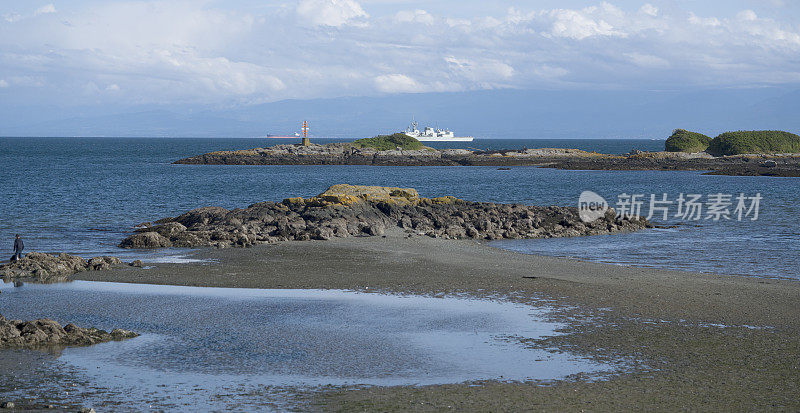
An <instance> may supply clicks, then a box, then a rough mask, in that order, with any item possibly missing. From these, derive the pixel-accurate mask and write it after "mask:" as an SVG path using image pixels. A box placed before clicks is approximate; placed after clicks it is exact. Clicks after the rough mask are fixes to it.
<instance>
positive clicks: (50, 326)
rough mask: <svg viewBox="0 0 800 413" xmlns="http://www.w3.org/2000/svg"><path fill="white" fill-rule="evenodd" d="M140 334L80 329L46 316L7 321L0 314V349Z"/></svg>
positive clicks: (78, 343)
mask: <svg viewBox="0 0 800 413" xmlns="http://www.w3.org/2000/svg"><path fill="white" fill-rule="evenodd" d="M137 336H139V335H138V334H136V333H134V332H132V331H128V330H121V329H115V330H112V331H111V332H110V333H109V332H106V331H103V330H99V329H96V328H81V327H78V326H76V325H74V324H67V325H66V326H64V327H61V324H59V323H57V322H56V321H53V320H49V319H46V318H45V319H40V320H34V321H21V320H8V319H6V318H5V317H3V316H2V315H0V348H38V347H49V346H86V345H91V344H97V343H104V342H107V341H113V340H124V339H128V338H133V337H137Z"/></svg>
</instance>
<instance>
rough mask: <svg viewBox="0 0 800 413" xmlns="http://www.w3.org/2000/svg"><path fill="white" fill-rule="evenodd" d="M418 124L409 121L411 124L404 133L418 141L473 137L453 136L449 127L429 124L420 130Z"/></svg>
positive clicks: (469, 137)
mask: <svg viewBox="0 0 800 413" xmlns="http://www.w3.org/2000/svg"><path fill="white" fill-rule="evenodd" d="M418 126H419V125H418V124H417V122H416V121H411V126H409V127H408V129H406V131H405V132H404V133H405V134H406V135H407V136H410V137H412V138H416V139H417V140H418V141H420V142H472V139H473V138H472V136H455V134H454V133H453V131H451V130H449V129H438V128H437V129H434V128H431V127H430V126H428V127H426V128H425V129H424V130H423V131H420V130H419V127H418Z"/></svg>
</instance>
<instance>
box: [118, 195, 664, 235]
mask: <svg viewBox="0 0 800 413" xmlns="http://www.w3.org/2000/svg"><path fill="white" fill-rule="evenodd" d="M648 227H652V225H651V224H650V223H649V222H648V221H647V220H645V219H643V218H640V217H624V218H618V217H617V216H616V212H615V211H614V210H613V209H612V210H609V211H608V212H607V213H606V214H605V215H604V216H602V217H600V218H599V219H597V220H595V221H593V222H583V221H582V220H581V219H580V216H579V214H578V209H577V208H575V207H558V206H549V207H541V206H526V205H519V204H495V203H488V202H471V201H465V200H461V199H458V198H455V197H452V196H445V197H439V198H420V196H419V194H418V193H417V191H416V190H414V189H412V188H393V187H378V186H353V185H347V184H339V185H333V186H331V187H330V188H329V189H328V190H326V191H325V192H323V193H321V194H319V195H317V196H314V197H311V198H308V199H304V198H299V197H298V198H288V199H284V200H283V201H282V202H260V203H257V204H253V205H250V206H249V207H247V208H245V209H234V210H227V209H224V208H220V207H204V208H198V209H195V210H192V211H189V212H186V213H185V214H182V215H180V216H178V217H174V218H164V219H161V220H158V221H156V222H155V223H153V224H150V223H148V224H145V225H144V227H143V228H140V229H138V230H137V231H136V233H134V234H133V235H131V236H129V237H127V238H126V239H124V240H123V241H122V242H121V243H120V244H119V246H120V247H122V248H167V247H184V248H194V247H209V246H210V247H218V248H225V247H249V246H252V245H258V244H270V243H276V242H281V241H292V240H298V241H305V240H312V239H313V240H327V239H331V238H346V237H353V236H380V235H383V234H384V232H385V231H386V230H387V229H388V228H400V229H402V230H405V231H406V232H407V233H409V234H419V235H427V236H429V237H432V238H445V239H476V240H498V239H522V238H554V237H573V236H584V235H599V234H609V233H615V232H629V231H636V230H640V229H644V228H648Z"/></svg>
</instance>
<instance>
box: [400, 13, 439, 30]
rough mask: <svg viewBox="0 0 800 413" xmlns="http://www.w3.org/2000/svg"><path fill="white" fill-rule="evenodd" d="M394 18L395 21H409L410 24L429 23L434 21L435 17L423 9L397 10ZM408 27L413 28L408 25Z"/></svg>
mask: <svg viewBox="0 0 800 413" xmlns="http://www.w3.org/2000/svg"><path fill="white" fill-rule="evenodd" d="M395 18H396V19H397V21H399V22H401V23H410V24H426V25H431V24H433V23H434V22H435V21H436V19H435V18H434V17H433V16H431V15H430V14H429V13H428V12H427V11H425V10H414V11H409V10H403V11H399V12H397V14H396V15H395ZM409 29H413V28H411V27H410V28H409Z"/></svg>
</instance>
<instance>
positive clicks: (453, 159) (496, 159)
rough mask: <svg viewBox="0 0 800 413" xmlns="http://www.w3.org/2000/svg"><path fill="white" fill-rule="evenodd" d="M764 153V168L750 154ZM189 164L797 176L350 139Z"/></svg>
mask: <svg viewBox="0 0 800 413" xmlns="http://www.w3.org/2000/svg"><path fill="white" fill-rule="evenodd" d="M762 156H763V157H769V158H771V159H773V160H774V161H775V162H776V167H774V168H766V167H762V166H760V165H759V163H758V162H751V160H752V158H754V157H762ZM175 163H176V164H192V165H381V166H432V165H444V166H458V165H465V166H500V167H508V166H520V165H530V166H546V167H550V168H557V169H593V170H652V171H668V170H680V171H711V172H710V173H711V174H716V175H764V176H800V155H798V154H772V155H736V156H723V157H713V156H711V155H709V154H707V153H683V152H642V151H634V152H631V153H629V154H626V155H607V154H600V153H595V152H587V151H582V150H578V149H560V148H542V149H523V150H501V151H473V150H466V149H442V150H438V149H433V148H424V149H419V150H383V151H378V150H375V149H372V148H355V147H353V145H352V144H351V143H331V144H327V145H314V144H312V145H311V146H307V147H306V146H300V145H276V146H272V147H268V148H255V149H248V150H242V151H219V152H211V153H207V154H203V155H198V156H192V157H189V158H185V159H180V160H178V161H176V162H175Z"/></svg>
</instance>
